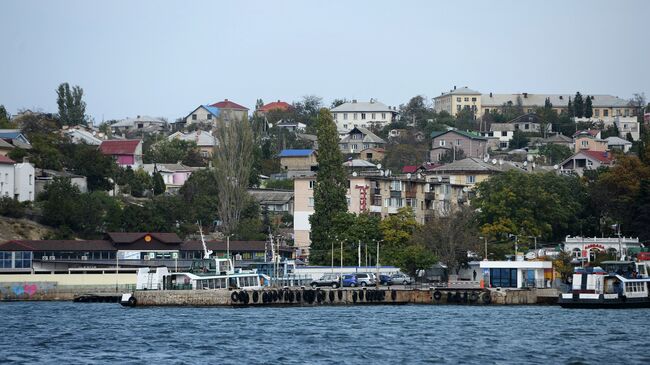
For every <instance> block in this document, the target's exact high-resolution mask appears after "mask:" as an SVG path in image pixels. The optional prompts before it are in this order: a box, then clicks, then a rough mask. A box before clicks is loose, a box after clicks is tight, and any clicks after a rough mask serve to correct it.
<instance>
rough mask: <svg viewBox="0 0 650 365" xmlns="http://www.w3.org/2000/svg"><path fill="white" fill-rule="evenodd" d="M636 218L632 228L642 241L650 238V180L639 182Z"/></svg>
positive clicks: (635, 205)
mask: <svg viewBox="0 0 650 365" xmlns="http://www.w3.org/2000/svg"><path fill="white" fill-rule="evenodd" d="M633 209H634V214H633V216H634V217H635V219H633V220H632V227H631V228H632V230H633V231H634V233H635V234H636V235H637V236H638V237H639V239H640V240H642V241H647V240H650V180H649V179H643V180H641V181H640V183H639V192H638V193H637V197H636V200H635V202H634V208H633Z"/></svg>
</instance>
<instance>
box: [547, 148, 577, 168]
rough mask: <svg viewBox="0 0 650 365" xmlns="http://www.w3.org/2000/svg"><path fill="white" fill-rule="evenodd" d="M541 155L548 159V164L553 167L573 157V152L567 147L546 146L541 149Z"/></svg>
mask: <svg viewBox="0 0 650 365" xmlns="http://www.w3.org/2000/svg"><path fill="white" fill-rule="evenodd" d="M539 154H540V155H542V156H544V157H545V158H546V161H547V162H548V164H550V165H553V164H557V163H560V162H562V161H564V160H566V159H567V158H569V156H571V155H573V151H571V149H570V148H569V147H567V146H563V145H559V144H546V145H544V146H542V147H540V148H539Z"/></svg>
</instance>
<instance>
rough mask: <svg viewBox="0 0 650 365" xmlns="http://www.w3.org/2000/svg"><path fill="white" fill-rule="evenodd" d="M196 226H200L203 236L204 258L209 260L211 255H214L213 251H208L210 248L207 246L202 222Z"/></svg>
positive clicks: (200, 232)
mask: <svg viewBox="0 0 650 365" xmlns="http://www.w3.org/2000/svg"><path fill="white" fill-rule="evenodd" d="M196 224H197V225H198V226H199V234H200V235H201V243H202V244H203V258H204V259H209V258H210V255H212V250H208V246H207V245H206V244H205V237H203V229H202V228H201V222H199V221H197V222H196Z"/></svg>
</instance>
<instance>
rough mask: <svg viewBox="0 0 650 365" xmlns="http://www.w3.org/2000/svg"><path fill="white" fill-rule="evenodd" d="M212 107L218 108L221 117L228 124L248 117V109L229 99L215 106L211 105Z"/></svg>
mask: <svg viewBox="0 0 650 365" xmlns="http://www.w3.org/2000/svg"><path fill="white" fill-rule="evenodd" d="M210 106H211V107H215V108H218V109H219V112H220V117H221V118H222V119H223V120H224V121H226V122H229V121H231V120H244V118H247V117H248V108H247V107H245V106H243V105H239V104H237V103H235V102H233V101H230V100H228V99H225V100H224V101H218V102H216V103H214V104H211V105H210Z"/></svg>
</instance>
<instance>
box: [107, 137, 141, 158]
mask: <svg viewBox="0 0 650 365" xmlns="http://www.w3.org/2000/svg"><path fill="white" fill-rule="evenodd" d="M140 142H142V141H141V140H139V139H123V140H119V139H113V140H109V141H103V142H102V144H100V145H99V150H100V151H101V152H102V153H103V154H105V155H134V154H135V151H136V149H137V148H138V145H139V144H140Z"/></svg>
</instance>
